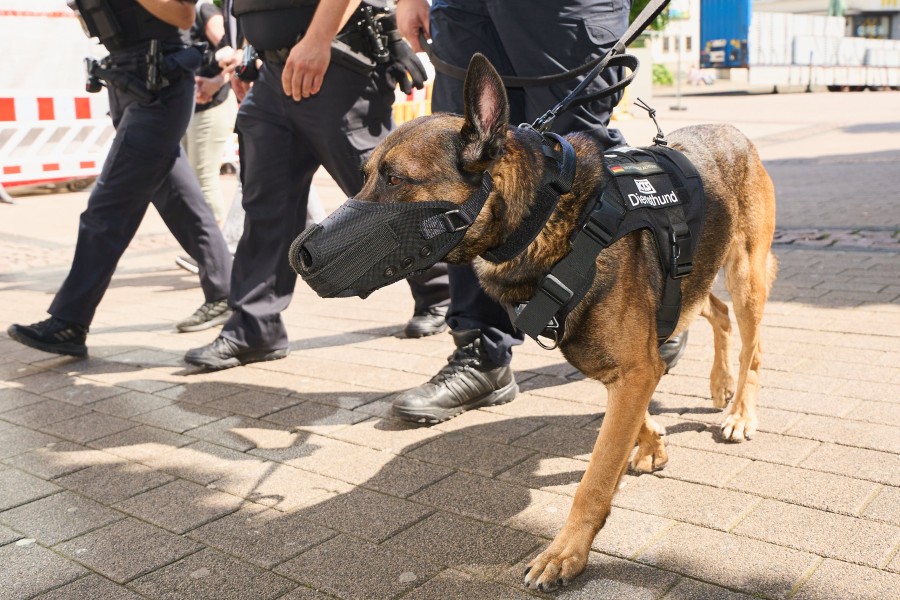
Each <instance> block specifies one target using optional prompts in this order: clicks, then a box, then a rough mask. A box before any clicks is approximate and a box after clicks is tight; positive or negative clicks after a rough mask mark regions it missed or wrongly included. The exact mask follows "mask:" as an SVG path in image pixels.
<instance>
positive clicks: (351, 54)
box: [331, 40, 375, 77]
mask: <svg viewBox="0 0 900 600" xmlns="http://www.w3.org/2000/svg"><path fill="white" fill-rule="evenodd" d="M331 62H333V63H334V64H336V65H340V66H342V67H345V68H347V69H350V70H351V71H353V72H355V73H359V74H360V75H365V76H366V77H368V76H369V75H371V74H372V73H373V72H374V71H375V61H374V60H372V59H371V58H369V57H368V56H366V55H365V54H362V53H360V52H356V51H355V50H353V49H352V48H351V47H350V46H348V45H347V44H345V43H344V42H342V41H340V40H332V41H331Z"/></svg>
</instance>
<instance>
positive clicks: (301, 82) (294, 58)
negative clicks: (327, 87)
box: [281, 0, 360, 102]
mask: <svg viewBox="0 0 900 600" xmlns="http://www.w3.org/2000/svg"><path fill="white" fill-rule="evenodd" d="M359 2H360V0H322V1H321V2H320V3H319V6H318V7H317V8H316V13H315V15H313V19H312V23H310V24H309V29H307V30H306V34H305V35H304V36H303V37H302V38H301V39H300V41H299V42H297V43H296V44H295V45H294V47H293V48H292V49H291V53H290V55H288V59H287V62H285V65H284V71H283V72H282V74H281V86H282V88H283V89H284V93H285V94H286V95H288V96H291V97H292V98H293V99H294V100H296V101H298V102H299V101H300V100H301V99H302V98H309V97H310V96H312V95H314V94H318V93H319V90H320V89H321V88H322V80H323V79H324V78H325V71H327V70H328V64H329V62H330V61H331V40H333V39H334V36H335V35H336V34H337V32H338V31H339V30H340V28H341V27H343V26H344V24H345V23H346V22H347V20H348V19H349V18H350V15H351V14H353V11H354V10H356V7H357V6H359Z"/></svg>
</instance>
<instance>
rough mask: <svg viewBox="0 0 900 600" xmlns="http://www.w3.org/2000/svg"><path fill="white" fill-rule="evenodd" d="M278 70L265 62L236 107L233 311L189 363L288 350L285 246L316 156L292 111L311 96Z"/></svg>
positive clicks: (218, 365)
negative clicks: (238, 220)
mask: <svg viewBox="0 0 900 600" xmlns="http://www.w3.org/2000/svg"><path fill="white" fill-rule="evenodd" d="M280 78H281V69H280V68H273V67H272V66H271V65H269V64H267V65H265V66H264V67H263V69H262V70H261V72H260V78H259V79H258V80H257V81H256V83H255V84H254V86H253V88H252V89H251V90H250V93H249V94H248V95H247V97H246V98H245V99H244V101H243V102H242V103H241V108H240V110H239V112H238V126H239V129H240V132H241V143H242V144H243V146H242V148H241V152H242V160H243V165H242V166H243V167H245V168H242V178H243V180H244V188H243V191H244V195H243V207H244V210H245V211H246V218H245V221H244V230H243V234H242V236H241V240H240V242H239V243H238V246H237V249H236V252H235V255H234V266H233V273H232V278H231V294H230V297H229V303H230V305H231V307H232V308H233V309H234V313H233V314H232V316H231V318H230V319H229V320H228V322H226V323H225V325H224V326H223V328H222V333H221V334H220V335H219V337H218V338H216V340H215V341H213V342H212V343H211V344H208V345H207V346H203V347H200V348H195V349H192V350H189V351H188V352H187V354H186V355H185V360H186V361H187V362H189V363H191V364H195V365H198V366H203V367H207V368H211V369H223V368H229V367H234V366H238V365H241V364H247V363H251V362H258V361H263V360H274V359H278V358H283V357H285V356H287V353H288V335H287V329H286V328H285V325H284V321H283V320H282V317H281V312H282V311H283V310H284V309H285V308H287V306H288V305H289V304H290V300H291V295H292V292H293V289H294V283H295V282H296V274H295V273H294V272H293V270H292V269H291V268H290V266H289V264H288V261H287V252H288V247H289V245H290V243H291V241H293V239H294V237H296V236H297V235H298V234H299V233H300V231H302V229H303V227H304V225H305V220H306V199H307V195H308V193H309V184H310V182H311V180H312V175H313V173H314V172H315V170H316V169H317V168H318V166H319V163H318V162H317V160H316V158H315V156H314V155H313V154H312V152H310V151H309V149H308V148H304V144H302V143H301V140H298V139H297V137H296V133H295V131H294V130H293V128H292V127H291V119H290V116H289V112H290V111H293V110H296V109H297V108H298V107H302V106H303V105H304V104H305V103H306V102H308V100H304V101H303V102H301V103H293V101H292V100H290V98H288V97H286V96H285V95H284V92H283V91H282V90H281V79H280Z"/></svg>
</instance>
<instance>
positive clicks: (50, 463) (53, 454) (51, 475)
mask: <svg viewBox="0 0 900 600" xmlns="http://www.w3.org/2000/svg"><path fill="white" fill-rule="evenodd" d="M107 456H108V455H107ZM103 460H105V457H104V456H103V453H102V452H100V451H98V450H92V449H90V448H87V447H85V446H82V445H80V444H73V443H72V442H60V443H58V444H52V443H51V444H48V445H47V446H44V447H42V448H35V449H34V450H29V451H28V452H25V453H23V454H18V455H16V456H13V457H11V458H8V459H6V461H5V462H6V463H7V464H9V465H11V466H13V467H16V468H18V469H22V470H23V471H28V472H29V473H32V474H34V475H37V476H38V477H40V478H41V479H55V478H57V477H61V476H63V475H68V474H69V473H74V472H75V471H80V470H81V469H84V468H85V467H87V466H89V465H93V464H97V462H102V461H103Z"/></svg>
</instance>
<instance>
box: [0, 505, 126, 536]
mask: <svg viewBox="0 0 900 600" xmlns="http://www.w3.org/2000/svg"><path fill="white" fill-rule="evenodd" d="M122 518H124V515H123V514H122V513H120V512H117V511H114V510H110V509H109V508H106V507H105V506H102V505H101V504H98V503H96V502H94V501H93V500H89V499H87V498H84V497H82V496H79V495H77V494H73V493H72V492H61V493H59V494H54V495H53V496H48V497H47V498H42V499H40V500H35V501H34V502H30V503H28V504H24V505H22V506H19V507H17V508H13V509H10V510H7V511H5V512H2V513H0V521H2V522H3V523H5V524H6V525H9V526H10V527H12V528H13V529H16V530H18V531H21V532H23V533H24V534H26V535H27V536H28V537H31V538H34V539H36V540H37V541H38V542H40V543H41V544H43V545H45V546H52V545H53V544H57V543H59V542H61V541H64V540H67V539H70V538H73V537H76V536H79V535H81V534H83V533H85V532H88V531H91V530H93V529H97V528H99V527H102V526H104V525H108V524H110V523H113V522H115V521H118V520H120V519H122Z"/></svg>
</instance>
